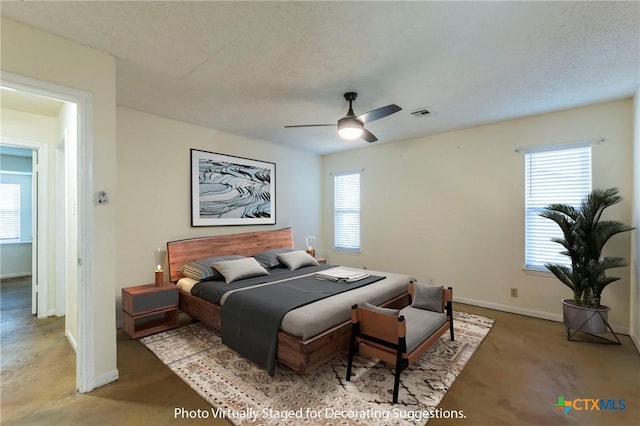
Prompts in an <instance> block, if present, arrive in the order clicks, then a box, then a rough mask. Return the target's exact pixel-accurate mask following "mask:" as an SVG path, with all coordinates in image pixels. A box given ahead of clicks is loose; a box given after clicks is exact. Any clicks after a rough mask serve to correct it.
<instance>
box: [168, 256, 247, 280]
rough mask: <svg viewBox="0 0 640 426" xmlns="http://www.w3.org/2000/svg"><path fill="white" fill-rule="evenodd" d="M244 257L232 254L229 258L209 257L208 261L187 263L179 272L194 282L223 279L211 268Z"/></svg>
mask: <svg viewBox="0 0 640 426" xmlns="http://www.w3.org/2000/svg"><path fill="white" fill-rule="evenodd" d="M242 258H244V256H239V255H236V254H231V255H228V256H215V257H208V258H206V259H199V260H194V261H192V262H189V263H185V264H184V265H182V266H181V267H179V268H178V272H180V273H181V274H182V275H184V276H185V277H189V278H191V279H193V280H198V281H201V280H204V279H207V278H208V279H216V278H221V277H222V275H220V273H219V272H218V271H216V270H215V269H213V267H212V266H211V265H212V264H213V263H215V262H222V261H225V260H234V259H242Z"/></svg>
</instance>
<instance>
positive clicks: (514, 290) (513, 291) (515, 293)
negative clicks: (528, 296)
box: [511, 288, 518, 297]
mask: <svg viewBox="0 0 640 426" xmlns="http://www.w3.org/2000/svg"><path fill="white" fill-rule="evenodd" d="M511 297H518V289H517V288H512V289H511Z"/></svg>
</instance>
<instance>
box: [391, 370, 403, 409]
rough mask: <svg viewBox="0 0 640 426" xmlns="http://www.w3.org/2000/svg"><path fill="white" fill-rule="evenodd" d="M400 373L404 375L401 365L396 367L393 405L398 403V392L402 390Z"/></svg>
mask: <svg viewBox="0 0 640 426" xmlns="http://www.w3.org/2000/svg"><path fill="white" fill-rule="evenodd" d="M400 373H402V368H401V367H400V364H397V365H396V372H395V377H394V379H393V403H394V404H397V403H398V391H399V390H400Z"/></svg>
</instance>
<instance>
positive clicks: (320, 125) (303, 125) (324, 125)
mask: <svg viewBox="0 0 640 426" xmlns="http://www.w3.org/2000/svg"><path fill="white" fill-rule="evenodd" d="M326 126H333V127H336V124H335V123H334V124H297V125H294V126H284V127H285V128H290V127H326Z"/></svg>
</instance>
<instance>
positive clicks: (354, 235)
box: [333, 173, 360, 252]
mask: <svg viewBox="0 0 640 426" xmlns="http://www.w3.org/2000/svg"><path fill="white" fill-rule="evenodd" d="M333 248H334V249H335V250H340V251H351V252H359V251H360V173H342V174H336V175H334V176H333Z"/></svg>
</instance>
